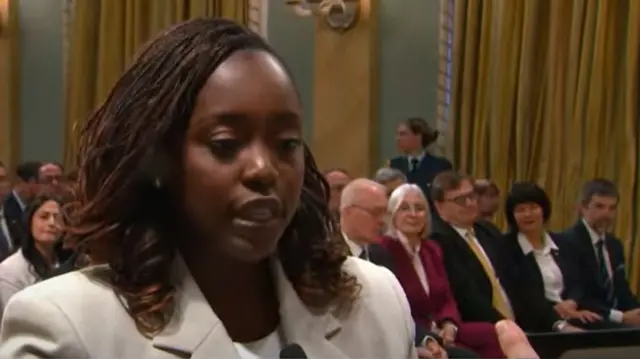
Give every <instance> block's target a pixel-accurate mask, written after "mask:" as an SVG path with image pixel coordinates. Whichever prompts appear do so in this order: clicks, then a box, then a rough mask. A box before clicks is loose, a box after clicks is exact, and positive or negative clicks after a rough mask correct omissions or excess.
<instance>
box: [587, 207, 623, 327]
mask: <svg viewBox="0 0 640 359" xmlns="http://www.w3.org/2000/svg"><path fill="white" fill-rule="evenodd" d="M582 223H583V224H584V226H585V228H587V232H589V237H590V238H591V245H592V246H593V251H594V253H595V254H596V262H598V261H599V260H600V259H599V258H598V242H600V241H604V239H605V235H604V234H599V233H598V232H596V231H595V230H594V229H593V228H592V227H591V226H590V225H589V223H587V221H585V220H584V219H583V220H582ZM605 243H606V242H605ZM602 251H603V252H604V263H605V266H606V267H607V272H608V273H609V278H611V279H612V280H613V269H612V267H611V260H610V259H609V251H608V250H607V246H606V245H603V246H602ZM622 314H623V313H622V312H621V311H619V310H616V309H611V310H610V311H609V320H610V321H612V322H615V323H622Z"/></svg>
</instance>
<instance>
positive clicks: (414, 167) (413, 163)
mask: <svg viewBox="0 0 640 359" xmlns="http://www.w3.org/2000/svg"><path fill="white" fill-rule="evenodd" d="M418 162H419V161H418V159H417V158H415V157H411V172H415V171H417V170H418Z"/></svg>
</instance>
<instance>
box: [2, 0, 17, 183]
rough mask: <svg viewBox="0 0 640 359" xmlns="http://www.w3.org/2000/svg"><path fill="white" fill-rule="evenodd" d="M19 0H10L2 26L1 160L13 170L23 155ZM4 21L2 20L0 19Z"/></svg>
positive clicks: (10, 170)
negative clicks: (21, 148)
mask: <svg viewBox="0 0 640 359" xmlns="http://www.w3.org/2000/svg"><path fill="white" fill-rule="evenodd" d="M17 5H18V2H17V1H9V2H8V3H7V8H6V10H8V14H6V15H5V16H6V18H5V19H4V20H6V23H5V24H4V25H3V26H0V160H1V161H2V162H3V163H4V164H5V166H6V167H7V168H8V169H9V172H11V173H12V172H13V168H15V166H16V165H17V164H18V161H19V159H20V147H21V140H20V139H21V136H22V135H21V133H20V34H19V33H20V31H19V30H20V28H19V24H18V6H17ZM0 21H2V20H0Z"/></svg>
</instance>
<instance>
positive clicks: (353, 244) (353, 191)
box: [340, 178, 477, 359]
mask: <svg viewBox="0 0 640 359" xmlns="http://www.w3.org/2000/svg"><path fill="white" fill-rule="evenodd" d="M386 212H387V193H386V190H385V187H384V186H383V185H381V184H379V183H376V182H374V181H371V180H368V179H362V178H361V179H356V180H353V181H351V182H350V183H349V184H348V185H347V186H346V187H345V188H344V190H343V191H342V198H341V199H340V225H341V228H342V233H343V236H344V239H345V241H346V242H347V245H348V246H349V249H350V250H351V254H352V255H353V256H357V257H360V258H362V259H364V260H369V261H371V262H373V263H375V264H378V265H382V266H385V267H387V268H389V269H390V270H391V271H392V272H393V270H394V268H393V260H392V259H390V258H389V257H388V256H387V254H386V253H385V251H384V249H383V248H382V247H380V246H379V245H377V244H375V242H376V240H377V239H378V237H379V236H380V234H381V232H382V229H383V226H384V218H385V215H386ZM429 329H430V328H422V327H420V326H419V325H416V335H415V344H416V347H417V348H418V349H419V352H422V353H423V354H425V355H426V354H429V355H426V357H427V358H433V359H437V358H440V357H441V355H438V353H439V351H440V350H446V353H447V354H448V356H449V357H450V358H476V357H477V356H476V355H475V354H474V353H472V352H470V351H468V350H464V349H461V348H456V347H448V348H446V349H443V348H442V346H441V344H440V343H442V341H441V340H440V338H439V336H438V335H437V334H436V333H432V332H431V331H430V330H429Z"/></svg>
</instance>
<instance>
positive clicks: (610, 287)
mask: <svg viewBox="0 0 640 359" xmlns="http://www.w3.org/2000/svg"><path fill="white" fill-rule="evenodd" d="M618 199H619V195H618V191H617V189H616V186H615V185H614V184H613V182H611V181H609V180H607V179H594V180H591V181H589V182H587V183H585V184H584V186H583V187H582V191H581V194H580V203H579V211H580V219H579V220H578V222H577V223H576V224H575V225H574V226H573V227H572V228H569V229H568V230H566V231H565V232H564V233H563V237H564V240H566V241H567V244H569V245H570V246H572V248H573V251H572V253H574V254H575V257H576V258H575V261H576V265H577V266H578V268H579V271H580V273H581V274H582V276H581V280H582V286H583V289H584V296H585V299H584V303H585V304H584V306H585V309H588V310H591V311H593V312H596V313H599V314H600V315H602V316H603V317H604V318H608V319H609V320H610V321H612V322H616V323H621V324H623V325H627V326H633V327H638V326H640V303H638V301H637V300H636V299H635V297H634V295H633V293H632V292H631V289H630V288H629V283H628V282H627V278H626V271H625V263H624V250H623V247H622V244H621V242H620V240H619V239H618V238H616V237H615V236H614V235H613V234H611V233H608V230H610V229H611V226H612V225H613V220H614V218H615V214H616V207H617V205H618Z"/></svg>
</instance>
